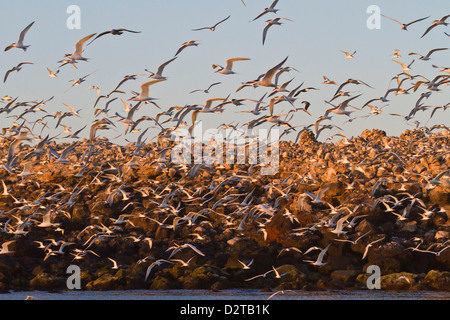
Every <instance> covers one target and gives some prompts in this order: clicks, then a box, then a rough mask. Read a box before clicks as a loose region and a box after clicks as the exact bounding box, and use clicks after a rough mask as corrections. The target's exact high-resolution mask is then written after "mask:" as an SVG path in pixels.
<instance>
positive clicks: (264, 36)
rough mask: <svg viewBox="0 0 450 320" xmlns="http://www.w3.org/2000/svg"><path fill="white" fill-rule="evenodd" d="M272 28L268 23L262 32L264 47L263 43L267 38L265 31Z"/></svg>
mask: <svg viewBox="0 0 450 320" xmlns="http://www.w3.org/2000/svg"><path fill="white" fill-rule="evenodd" d="M271 26H272V24H271V23H270V22H269V23H268V24H267V25H266V26H265V27H264V30H263V38H262V44H263V45H264V42H265V41H266V36H267V31H268V30H269V28H270V27H271Z"/></svg>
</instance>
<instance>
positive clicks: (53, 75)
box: [47, 68, 59, 78]
mask: <svg viewBox="0 0 450 320" xmlns="http://www.w3.org/2000/svg"><path fill="white" fill-rule="evenodd" d="M47 71H48V76H49V77H50V78H58V73H59V70H56V72H53V71H52V70H50V69H49V68H47Z"/></svg>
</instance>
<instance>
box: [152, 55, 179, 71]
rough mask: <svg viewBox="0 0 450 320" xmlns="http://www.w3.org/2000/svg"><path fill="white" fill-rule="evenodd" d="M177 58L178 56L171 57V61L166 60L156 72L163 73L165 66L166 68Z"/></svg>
mask: <svg viewBox="0 0 450 320" xmlns="http://www.w3.org/2000/svg"><path fill="white" fill-rule="evenodd" d="M176 58H177V57H174V58H172V59H170V60H169V61H166V62H164V63H163V64H162V65H160V66H159V67H158V70H157V71H156V74H159V75H162V72H163V70H164V68H165V67H166V66H167V65H168V64H169V63H171V62H172V61H173V60H175V59H176Z"/></svg>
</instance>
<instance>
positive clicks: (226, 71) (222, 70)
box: [212, 58, 250, 74]
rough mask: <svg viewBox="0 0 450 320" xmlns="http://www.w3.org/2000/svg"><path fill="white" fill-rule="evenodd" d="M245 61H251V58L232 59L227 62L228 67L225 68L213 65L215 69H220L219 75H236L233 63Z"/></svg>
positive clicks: (218, 70)
mask: <svg viewBox="0 0 450 320" xmlns="http://www.w3.org/2000/svg"><path fill="white" fill-rule="evenodd" d="M244 60H250V59H249V58H230V59H227V60H226V65H225V68H224V67H222V66H220V65H218V64H213V66H212V67H213V69H216V68H218V69H217V70H216V71H214V72H217V73H221V74H234V73H235V72H234V71H233V70H232V68H233V62H235V61H244Z"/></svg>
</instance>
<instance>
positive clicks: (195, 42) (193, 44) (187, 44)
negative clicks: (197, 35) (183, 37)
mask: <svg viewBox="0 0 450 320" xmlns="http://www.w3.org/2000/svg"><path fill="white" fill-rule="evenodd" d="M198 41H201V40H190V41H187V42H184V43H182V44H181V46H180V48H178V50H177V53H175V56H177V55H178V54H179V53H180V52H181V51H183V50H184V49H186V48H187V47H197V46H198V45H199V43H198Z"/></svg>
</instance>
